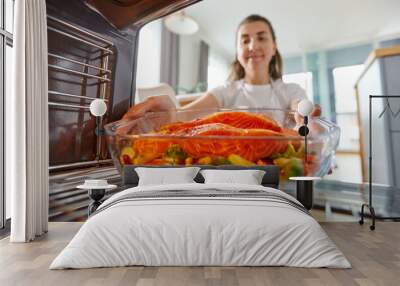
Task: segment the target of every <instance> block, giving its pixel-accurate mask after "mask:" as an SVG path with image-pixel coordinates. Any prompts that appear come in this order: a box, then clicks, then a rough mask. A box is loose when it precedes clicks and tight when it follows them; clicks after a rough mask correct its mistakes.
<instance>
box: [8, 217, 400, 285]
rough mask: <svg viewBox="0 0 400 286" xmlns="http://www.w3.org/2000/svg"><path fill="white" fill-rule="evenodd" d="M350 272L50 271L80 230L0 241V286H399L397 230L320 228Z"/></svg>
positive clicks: (55, 229)
mask: <svg viewBox="0 0 400 286" xmlns="http://www.w3.org/2000/svg"><path fill="white" fill-rule="evenodd" d="M321 225H322V226H323V228H324V229H325V230H326V231H327V233H328V234H329V236H330V237H331V238H332V240H333V241H334V242H335V243H336V244H337V246H338V247H339V248H340V249H341V250H342V251H343V253H344V254H345V256H346V257H347V258H348V259H349V260H350V262H351V264H352V266H353V268H352V269H349V270H342V269H305V268H289V267H123V268H102V269H89V270H52V271H50V270H48V267H49V264H50V263H51V261H52V260H53V259H54V258H55V256H56V255H57V254H58V253H59V252H60V251H61V250H62V248H63V247H64V246H65V245H66V244H67V242H68V241H69V240H70V239H71V238H72V236H73V235H74V234H75V233H76V231H77V230H78V229H79V227H80V226H81V223H70V222H68V223H50V230H49V233H48V234H47V235H46V236H44V237H43V238H40V239H38V240H36V241H34V242H32V243H28V244H10V243H9V241H8V238H5V239H3V240H1V241H0V285H2V286H8V285H12V286H17V285H30V286H34V285H52V286H61V285H68V286H75V285H140V286H150V285H167V286H179V285H227V286H231V285H232V286H234V285H243V286H244V285H245V286H248V285H249V286H250V285H255V286H261V285H346V286H351V285H385V286H390V285H400V224H399V223H395V222H379V223H378V224H377V229H376V230H375V231H373V232H372V231H370V230H369V228H368V224H367V225H363V226H360V225H358V223H356V222H332V223H327V222H325V223H321Z"/></svg>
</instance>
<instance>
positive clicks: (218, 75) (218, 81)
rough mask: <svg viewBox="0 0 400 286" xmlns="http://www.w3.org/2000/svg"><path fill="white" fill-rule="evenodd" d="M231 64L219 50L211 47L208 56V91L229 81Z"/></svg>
mask: <svg viewBox="0 0 400 286" xmlns="http://www.w3.org/2000/svg"><path fill="white" fill-rule="evenodd" d="M230 64H231V63H230V62H229V60H228V59H227V58H226V57H225V56H223V55H222V54H221V53H220V52H219V51H218V50H216V49H214V48H213V47H210V50H209V55H208V79H207V82H208V90H210V89H212V88H214V87H217V86H219V85H222V84H223V83H225V82H226V81H227V79H228V76H229V68H230Z"/></svg>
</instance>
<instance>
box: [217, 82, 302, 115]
mask: <svg viewBox="0 0 400 286" xmlns="http://www.w3.org/2000/svg"><path fill="white" fill-rule="evenodd" d="M210 93H212V94H213V95H214V96H215V97H216V99H217V101H218V104H219V107H220V108H241V107H243V108H244V107H248V108H276V109H290V104H291V103H292V102H293V101H294V100H302V99H306V98H307V96H306V93H305V91H304V89H302V88H301V87H300V86H299V85H297V84H295V83H284V82H283V81H282V80H281V79H278V80H275V81H273V82H272V84H266V85H251V84H248V83H245V82H244V80H243V79H241V80H237V81H233V82H227V83H225V84H224V85H222V86H219V87H216V88H214V89H212V90H210Z"/></svg>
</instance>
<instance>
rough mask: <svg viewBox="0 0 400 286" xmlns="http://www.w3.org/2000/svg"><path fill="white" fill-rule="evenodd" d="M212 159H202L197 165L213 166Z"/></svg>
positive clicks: (207, 157) (208, 157)
mask: <svg viewBox="0 0 400 286" xmlns="http://www.w3.org/2000/svg"><path fill="white" fill-rule="evenodd" d="M211 163H212V158H211V157H210V156H206V157H202V158H199V160H197V164H199V165H211Z"/></svg>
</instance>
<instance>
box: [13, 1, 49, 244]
mask: <svg viewBox="0 0 400 286" xmlns="http://www.w3.org/2000/svg"><path fill="white" fill-rule="evenodd" d="M14 11H15V18H14V21H15V22H14V27H15V28H14V29H15V30H14V48H13V52H14V54H13V56H14V73H13V93H12V94H11V96H7V98H6V106H7V110H6V126H7V128H6V167H7V170H8V172H7V174H6V175H7V176H6V187H7V188H10V189H11V194H12V195H11V237H10V241H12V242H28V241H31V240H33V239H34V238H35V237H36V236H40V235H42V234H43V233H44V232H47V227H48V202H49V187H48V183H49V180H48V152H49V151H48V144H49V139H48V106H47V94H48V87H47V82H48V75H47V21H46V2H45V0H18V1H15V10H14Z"/></svg>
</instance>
